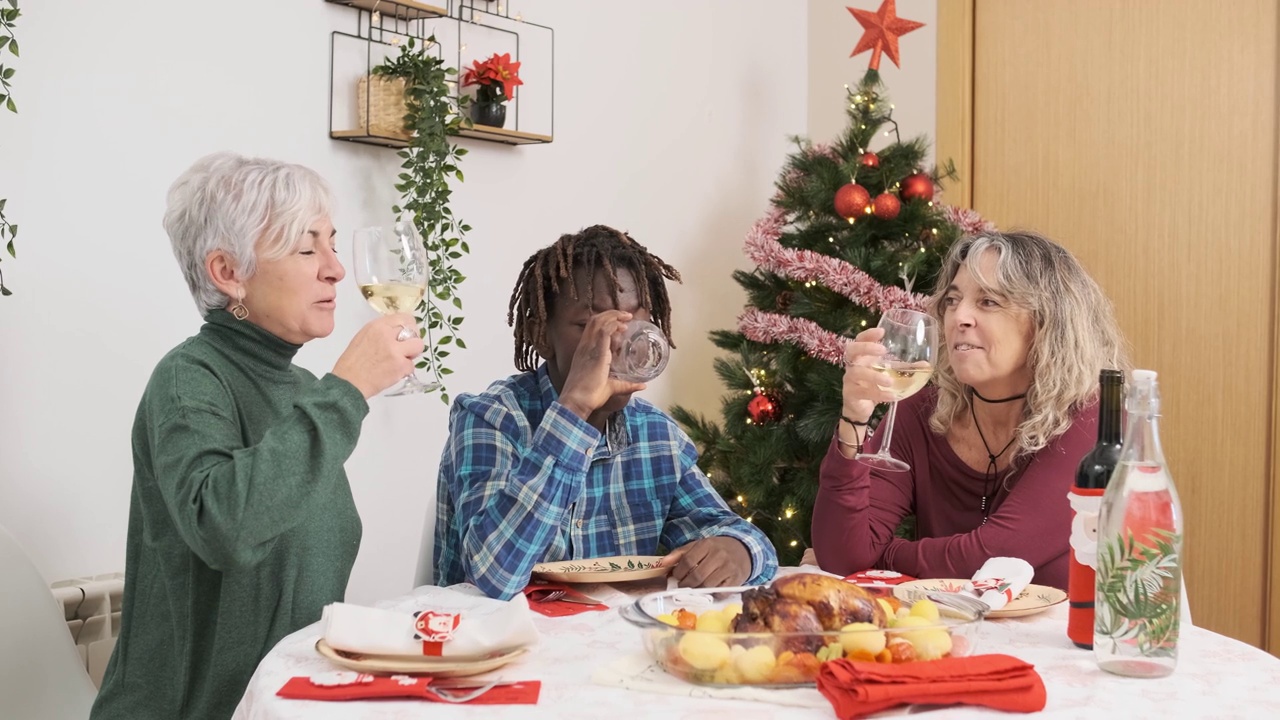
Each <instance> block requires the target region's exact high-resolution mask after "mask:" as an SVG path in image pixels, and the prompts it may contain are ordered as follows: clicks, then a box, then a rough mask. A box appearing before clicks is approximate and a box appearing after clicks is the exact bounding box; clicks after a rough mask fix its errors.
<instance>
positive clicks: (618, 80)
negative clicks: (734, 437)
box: [0, 0, 932, 602]
mask: <svg viewBox="0 0 1280 720" xmlns="http://www.w3.org/2000/svg"><path fill="white" fill-rule="evenodd" d="M859 1H860V2H865V0H859ZM930 4H931V3H930ZM811 5H813V3H811ZM912 5H914V3H913V2H911V1H910V0H904V1H903V2H902V3H900V9H901V10H902V12H903V13H904V15H908V16H911V13H910V11H911V6H912ZM833 7H834V4H833ZM513 9H516V10H519V11H521V12H523V14H524V15H525V16H526V17H527V18H528V19H529V20H531V21H535V22H539V23H542V24H546V25H550V26H552V27H554V28H555V30H556V40H557V45H556V64H555V68H556V78H555V80H556V85H555V89H556V98H555V101H556V104H555V120H556V122H555V130H556V140H555V142H554V143H553V144H551V145H544V146H531V147H525V148H509V147H505V146H499V145H493V144H488V143H483V142H476V141H466V145H467V147H469V148H470V150H471V154H470V155H468V156H467V157H466V158H465V165H464V168H465V171H466V176H467V182H466V183H464V184H462V185H461V186H460V187H459V188H458V191H457V193H456V194H455V198H456V203H455V206H454V207H455V209H456V211H457V213H458V214H459V215H460V216H461V217H463V218H465V219H466V220H467V221H469V222H470V223H471V224H472V225H474V226H475V230H474V232H473V233H472V234H471V237H470V243H471V246H472V248H473V251H474V254H473V255H472V256H471V257H469V258H468V259H467V260H466V261H465V263H464V264H463V271H464V272H465V273H466V274H467V275H468V280H467V282H466V283H465V284H464V285H463V287H462V295H463V298H464V301H465V303H466V317H467V322H466V324H465V325H464V327H465V329H466V333H465V338H466V340H467V343H468V345H469V346H470V350H469V351H467V352H464V353H461V354H455V355H454V356H453V359H454V360H455V362H454V363H453V365H454V367H455V368H456V369H457V373H456V374H455V375H453V376H452V377H453V380H452V383H451V389H452V390H453V391H454V392H455V393H456V392H458V391H464V390H471V391H474V390H479V389H482V388H483V387H485V386H486V385H487V384H488V383H489V382H490V381H492V380H494V379H496V378H499V377H503V376H505V375H507V374H509V373H510V372H511V371H512V364H511V355H512V345H511V339H510V331H509V329H508V328H507V327H506V324H505V315H506V302H507V298H508V295H509V293H510V289H511V286H512V284H513V282H514V279H515V274H516V272H517V270H518V268H519V266H520V264H521V262H522V261H523V260H524V258H525V257H527V256H528V255H529V254H530V253H531V252H532V251H533V250H535V249H536V248H538V247H541V246H543V245H545V244H547V243H550V242H551V241H553V240H554V239H555V238H556V237H557V236H558V235H559V234H561V233H563V232H567V231H575V230H577V229H579V228H581V227H583V226H585V225H588V224H593V223H599V222H603V223H608V224H613V225H616V226H618V227H621V228H625V229H628V230H630V231H631V232H632V233H633V234H634V235H635V237H636V238H637V239H639V240H640V241H641V242H644V243H646V244H647V245H649V247H650V248H651V249H652V250H654V251H655V252H657V253H658V254H659V255H662V256H663V257H664V258H665V259H666V260H668V261H670V262H671V263H673V264H674V265H675V266H676V267H678V268H679V269H680V270H681V271H682V272H683V273H684V276H685V278H686V281H685V284H684V285H683V286H682V287H677V288H676V289H675V290H674V291H673V295H674V298H675V302H676V307H677V310H676V316H675V333H676V342H677V344H678V345H679V348H680V349H679V350H678V352H677V353H676V355H675V356H674V359H673V362H672V365H671V367H670V369H669V370H668V373H667V376H664V377H663V378H662V379H661V380H660V381H659V382H657V383H654V385H653V387H652V389H651V391H650V393H649V395H650V398H651V399H653V400H655V401H656V402H658V403H659V404H660V405H663V406H666V405H670V404H672V403H675V402H680V403H683V404H686V405H688V406H691V407H693V408H695V409H699V410H701V411H703V412H707V413H710V414H713V415H716V414H718V408H719V403H718V398H719V395H720V393H721V391H722V386H721V385H720V383H719V382H718V380H717V379H716V376H715V374H714V372H713V370H712V366H711V361H712V358H713V357H714V356H715V354H716V353H715V348H713V347H712V346H711V345H710V343H709V342H707V341H706V333H707V332H708V331H709V330H712V329H715V328H723V327H728V326H730V325H731V324H732V323H733V320H734V318H735V317H736V315H737V314H738V312H740V310H741V308H742V294H741V292H740V290H739V288H738V287H737V285H735V284H734V283H733V282H732V280H731V279H730V277H729V275H730V272H731V271H732V270H733V269H734V268H736V267H747V263H746V262H745V260H744V259H743V257H742V254H741V249H740V248H741V243H742V238H743V234H744V232H745V231H746V229H747V228H748V226H749V225H750V224H751V222H752V221H753V220H755V219H756V218H757V217H758V216H759V215H760V214H761V213H762V212H763V210H764V208H765V203H766V200H767V198H768V197H769V196H770V194H771V192H772V182H773V180H774V177H775V175H776V173H777V171H778V168H779V167H780V165H781V163H782V161H783V159H784V157H785V154H786V152H787V150H788V146H787V143H786V136H787V135H788V134H795V133H804V132H805V131H806V116H807V113H809V112H811V111H810V109H809V107H808V105H807V96H808V93H809V92H810V90H809V88H810V87H811V86H812V83H806V81H805V77H806V71H807V69H808V71H809V72H810V73H812V70H813V65H814V63H813V62H812V60H811V59H810V58H809V56H808V54H807V53H808V49H807V40H806V34H807V33H808V32H810V31H811V29H810V28H809V24H808V23H807V21H806V14H807V13H806V7H805V5H804V4H801V3H798V2H794V0H791V1H789V0H699V1H698V2H684V1H681V0H657V1H655V2H650V3H647V4H645V5H643V6H636V5H634V4H630V3H616V2H596V1H593V0H527V2H524V3H517V2H514V1H513ZM23 11H24V13H25V14H24V17H23V18H22V19H21V21H20V25H19V27H18V32H19V35H18V36H19V38H20V41H21V43H22V50H23V55H22V58H21V59H20V60H19V61H18V62H17V63H15V65H16V66H17V67H18V68H19V73H18V75H17V76H16V77H15V78H14V81H15V84H14V90H15V97H16V99H17V102H18V103H19V106H20V107H19V109H20V110H21V114H20V115H17V116H12V115H10V114H8V113H0V196H4V197H8V198H9V204H8V209H7V211H8V213H9V215H10V217H11V218H12V219H13V220H14V221H16V222H18V223H19V224H20V225H21V227H22V233H21V236H20V238H19V243H18V246H19V255H20V257H19V259H18V260H17V261H8V260H6V262H4V264H3V266H2V269H3V270H4V272H5V279H6V281H7V283H8V284H9V285H10V286H11V287H12V288H13V289H14V290H15V292H16V293H17V294H16V295H15V296H13V297H10V298H5V299H3V300H0V524H3V525H5V526H7V527H8V528H9V529H10V530H11V531H12V532H13V533H14V534H15V535H16V536H17V537H18V538H19V540H20V541H21V542H23V543H24V544H25V546H26V547H27V548H28V550H29V551H30V552H31V554H32V555H33V556H34V560H35V562H36V565H37V566H38V567H40V568H41V570H42V572H43V573H44V575H45V577H46V578H48V579H49V580H55V579H59V578H63V577H69V576H74V575H81V574H87V573H99V572H109V571H115V570H120V569H122V567H123V564H124V545H125V527H126V521H127V515H128V504H129V488H130V483H131V474H132V458H131V455H130V447H129V434H130V426H131V423H132V420H133V414H134V410H135V408H136V404H137V402H138V398H139V396H140V394H141V392H142V389H143V387H144V385H145V383H146V380H147V377H148V375H149V373H150V371H151V368H152V367H153V366H154V364H155V363H156V361H157V360H158V359H159V358H160V357H161V356H162V355H163V354H164V353H165V352H166V351H168V350H169V349H170V348H171V347H173V346H174V345H175V344H176V343H178V342H179V341H180V340H181V339H183V338H184V337H187V336H189V335H191V334H192V333H194V332H195V331H196V330H197V328H198V327H199V324H200V319H199V317H198V316H197V314H196V312H195V310H194V306H193V304H192V303H191V300H190V298H189V295H188V294H187V291H186V288H185V285H184V284H183V282H182V280H181V277H180V275H179V273H178V271H177V268H176V267H175V263H174V261H173V257H172V254H171V252H170V250H169V247H168V242H167V239H166V238H165V236H164V234H163V232H162V230H161V227H160V217H161V214H162V211H163V207H164V195H165V190H166V188H167V187H168V185H169V183H170V182H171V181H172V180H173V179H174V178H175V177H176V176H177V175H178V174H179V173H180V172H182V170H183V169H185V168H186V167H187V166H188V165H189V164H190V163H191V162H192V161H194V160H195V159H196V158H197V157H199V156H201V155H203V154H205V153H208V152H212V151H215V150H219V149H233V150H237V151H240V152H244V153H248V154H262V155H269V156H274V157H279V158H282V159H287V160H292V161H296V162H301V163H304V164H307V165H310V166H312V167H314V168H316V169H317V170H318V171H320V172H321V173H322V174H323V175H324V176H326V177H327V178H328V179H329V180H330V181H331V182H332V183H333V185H334V187H335V189H336V191H337V195H338V196H339V198H340V203H341V205H340V207H339V209H338V210H337V213H336V216H335V218H334V221H335V224H336V225H337V227H338V228H339V231H340V240H342V241H343V245H344V250H345V249H346V248H348V247H349V233H350V230H351V229H352V228H355V227H358V226H360V225H364V224H371V223H374V222H378V221H379V220H380V218H381V213H382V212H383V211H384V208H386V207H388V206H389V205H390V203H391V202H392V200H393V191H392V190H391V187H390V185H391V180H392V177H393V176H394V170H395V167H396V164H395V163H396V158H395V156H394V154H393V153H392V152H391V151H389V150H385V149H380V148H371V147H365V146H360V145H355V144H349V143H342V142H336V141H332V140H330V139H329V138H328V137H327V127H328V118H327V112H328V110H327V108H328V92H329V90H328V77H329V69H328V63H329V33H330V31H332V30H334V29H343V30H347V29H349V28H350V27H352V26H353V25H354V22H353V21H352V19H351V15H350V13H351V11H349V10H346V9H343V8H339V7H337V6H334V5H328V4H325V3H322V2H321V1H320V0H273V1H272V2H262V1H261V0H221V1H220V2H217V3H178V2H171V1H169V2H162V1H161V0H138V1H137V2H131V3H103V2H98V1H97V0H62V1H61V2H57V3H51V2H24V3H23ZM833 13H834V11H833ZM840 13H844V17H842V18H840V20H839V28H832V33H833V36H834V35H836V34H838V35H839V38H838V40H839V41H838V42H836V43H835V47H834V50H833V52H834V54H833V55H831V58H832V65H833V66H834V65H840V66H844V65H849V66H851V67H856V66H859V65H861V66H865V61H862V60H859V61H857V62H846V61H845V59H844V58H845V57H846V56H847V55H848V50H849V48H851V47H852V44H853V43H854V42H856V39H857V31H858V26H857V24H856V23H854V22H853V20H852V18H851V17H849V16H848V13H847V12H846V11H844V10H843V9H840ZM832 24H833V25H834V24H835V22H834V21H833V23H832ZM921 32H923V31H921ZM823 42H826V41H825V39H824V40H823ZM924 45H925V43H924V42H923V37H922V36H921V35H912V36H909V37H908V39H907V40H904V45H903V52H904V55H906V56H907V59H906V62H907V63H908V67H919V68H923V67H926V66H929V67H931V65H929V63H928V61H926V59H925V51H924V50H923V49H922V48H923V46H924ZM664 47H665V48H668V49H662V48H664ZM819 64H824V63H819ZM888 74H889V73H888V72H886V75H888ZM855 77H856V75H855V74H854V73H853V72H852V71H849V72H845V71H841V72H840V73H839V77H838V78H837V79H836V81H835V82H834V88H833V89H832V92H833V93H835V96H837V97H838V96H839V92H838V91H839V90H840V85H841V83H843V82H845V81H849V80H852V79H854V78H855ZM894 90H895V94H897V95H898V105H899V107H900V108H902V107H903V106H904V105H905V103H904V101H903V99H902V97H901V95H902V94H903V89H902V88H894ZM524 91H525V92H532V91H533V89H532V88H526V89H525V90H524ZM925 95H927V96H928V97H929V98H930V103H931V102H932V100H931V98H932V86H930V88H929V90H928V92H927V93H925ZM836 102H837V104H838V102H839V101H838V100H837V101H836ZM929 107H930V108H931V107H932V105H930V106H929ZM905 114H906V113H904V115H905ZM919 116H920V117H925V116H928V117H931V115H929V114H928V113H927V112H926V111H923V110H922V111H921V112H920V113H919ZM930 129H931V128H930ZM339 297H340V298H341V300H342V303H341V306H340V308H339V311H338V325H337V330H336V331H335V332H334V334H333V336H332V337H330V338H328V339H325V340H318V341H315V342H314V343H312V344H310V345H308V346H307V347H306V348H305V349H304V350H303V351H302V353H301V354H300V355H299V359H298V361H299V362H300V364H302V365H304V366H306V367H308V368H310V369H311V370H313V371H315V372H317V373H321V372H324V371H326V370H327V369H328V368H329V367H331V366H332V363H333V362H334V361H335V360H336V358H337V357H338V355H339V354H340V352H341V350H342V349H343V348H344V346H345V343H346V340H347V339H349V338H350V337H351V335H352V334H353V333H354V332H355V330H356V329H357V328H358V327H359V326H360V325H361V324H362V323H363V322H365V321H367V320H368V319H369V318H371V317H372V311H371V310H370V309H369V308H368V307H366V306H365V305H364V304H363V303H362V302H361V301H360V300H359V299H358V294H357V291H356V289H355V287H354V284H353V282H352V279H351V278H350V277H348V278H347V279H346V280H344V281H343V284H342V287H341V289H340V296H339ZM372 405H373V410H372V412H371V414H370V416H369V418H368V419H367V421H366V422H365V426H364V430H363V434H362V437H361V441H360V445H359V448H358V449H357V450H356V453H355V454H354V456H353V457H352V458H351V460H350V462H349V463H348V465H347V470H348V474H349V476H350V478H351V483H352V485H353V487H354V490H355V495H356V501H357V503H358V505H359V507H360V512H361V515H362V517H363V519H364V542H363V545H362V547H361V552H360V557H359V559H358V561H357V563H356V568H355V571H354V574H353V576H352V580H351V586H350V591H349V597H350V598H351V599H352V600H354V601H357V602H363V601H370V600H372V599H374V598H379V597H387V596H390V595H394V594H397V593H399V592H402V591H404V590H405V589H407V588H408V587H409V586H410V583H411V582H412V580H413V576H414V569H415V565H416V563H417V558H418V552H419V538H420V536H421V533H422V530H423V524H424V523H423V521H424V518H426V517H427V516H428V515H429V508H431V507H432V503H433V502H434V496H435V485H436V478H435V472H436V465H437V459H438V457H439V453H440V449H441V447H442V445H443V441H444V438H445V435H446V420H447V413H446V408H445V407H444V405H442V404H441V403H440V401H439V400H438V399H437V398H436V397H435V396H429V397H421V398H385V399H377V400H374V401H373V403H372Z"/></svg>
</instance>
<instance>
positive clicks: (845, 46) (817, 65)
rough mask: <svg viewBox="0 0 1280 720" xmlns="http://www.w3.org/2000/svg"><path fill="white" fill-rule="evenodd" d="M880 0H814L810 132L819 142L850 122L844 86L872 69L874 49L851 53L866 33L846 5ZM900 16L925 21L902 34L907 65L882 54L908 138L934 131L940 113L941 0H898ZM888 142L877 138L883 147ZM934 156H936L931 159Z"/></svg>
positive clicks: (884, 75) (874, 4) (871, 6)
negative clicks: (938, 97) (871, 61)
mask: <svg viewBox="0 0 1280 720" xmlns="http://www.w3.org/2000/svg"><path fill="white" fill-rule="evenodd" d="M880 3H881V0H809V82H808V85H809V106H808V109H809V118H808V132H809V136H810V137H811V138H813V140H814V141H815V142H829V141H831V140H833V139H834V138H836V137H838V136H839V135H840V134H841V133H842V132H843V131H844V128H845V125H846V124H847V122H846V121H847V119H848V118H847V117H846V115H845V108H846V107H847V105H846V103H845V91H844V86H845V85H849V86H851V87H855V86H857V84H858V82H859V81H860V80H862V76H863V75H865V74H866V72H867V63H868V62H870V60H871V52H870V51H867V52H864V53H862V54H860V55H857V56H855V57H849V53H851V52H853V48H854V47H855V46H856V45H857V44H858V38H860V37H862V26H861V25H859V24H858V21H857V20H856V19H854V17H853V15H852V14H851V13H850V12H849V11H848V10H847V9H846V8H848V7H853V8H858V9H861V10H870V11H872V12H875V11H876V10H878V9H879V7H880ZM897 7H898V10H897V14H898V17H901V18H904V19H906V20H915V21H916V22H922V23H924V24H925V25H924V27H922V28H917V29H916V30H913V31H911V32H909V33H907V34H905V35H903V36H901V37H900V38H899V40H898V57H899V60H901V62H902V67H901V68H899V67H898V66H896V65H894V64H893V61H892V60H890V59H889V56H888V55H887V54H886V55H883V56H882V57H881V58H880V78H881V80H883V81H884V84H885V87H886V88H887V90H888V93H889V99H890V102H892V103H893V104H894V106H895V108H894V113H893V117H894V119H895V120H897V121H898V126H899V130H900V132H901V134H902V139H903V140H908V139H910V138H914V137H916V136H919V135H927V136H928V137H929V139H930V142H929V145H930V154H929V157H930V158H931V159H932V157H933V151H932V146H933V137H934V128H935V125H936V123H935V118H936V117H937V75H938V71H937V66H938V0H898V2H897ZM885 142H886V139H885V138H884V137H883V136H880V137H878V138H877V144H873V147H880V146H881V145H883V144H884V143H885ZM930 162H932V160H930Z"/></svg>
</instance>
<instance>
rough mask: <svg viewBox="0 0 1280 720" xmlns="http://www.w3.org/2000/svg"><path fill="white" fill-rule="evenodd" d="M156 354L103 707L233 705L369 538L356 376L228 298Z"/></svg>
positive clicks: (227, 712)
mask: <svg viewBox="0 0 1280 720" xmlns="http://www.w3.org/2000/svg"><path fill="white" fill-rule="evenodd" d="M205 320H206V322H205V325H204V326H203V327H201V328H200V332H199V334H197V335H196V336H195V337H192V338H190V339H188V340H187V341H185V342H183V343H182V344H181V345H179V346H178V347H177V348H175V349H174V350H173V351H171V352H170V353H169V354H168V355H166V356H165V357H164V359H163V360H161V361H160V364H159V365H157V366H156V369H155V371H154V372H153V373H152V375H151V380H150V382H149V383H148V384H147V389H146V392H144V393H143V396H142V401H141V402H140V403H139V405H138V413H137V417H136V419H135V420H134V425H133V468H134V470H133V491H132V499H131V502H130V506H129V534H128V540H127V554H126V558H125V589H124V611H123V617H122V619H121V627H120V638H119V640H118V641H117V644H116V648H115V652H114V654H112V656H111V662H110V663H109V664H108V665H107V670H106V675H105V676H104V677H103V680H102V690H101V692H100V693H99V694H98V699H97V701H96V702H95V703H94V707H93V712H92V714H91V717H92V718H93V719H94V720H115V719H117V718H118V719H119V720H148V719H150V718H156V719H157V720H159V719H163V720H177V719H178V718H183V719H186V718H193V719H194V718H228V717H230V716H231V714H232V711H233V710H234V709H235V707H236V704H237V703H238V702H239V701H240V697H241V695H243V694H244V690H245V687H246V686H247V685H248V683H249V677H250V676H251V675H252V674H253V671H254V669H255V668H257V666H258V662H259V661H260V660H261V659H262V658H263V657H264V656H265V655H266V654H267V652H268V651H270V650H271V648H272V647H273V646H274V645H275V644H276V642H278V641H279V640H280V638H282V637H284V636H285V635H288V634H289V633H291V632H293V631H295V630H297V629H299V628H301V627H303V626H305V625H307V624H309V623H312V622H315V621H316V620H319V619H320V610H321V608H323V607H324V606H325V605H326V604H327V603H330V602H334V601H339V600H342V598H343V595H344V593H345V592H346V587H347V579H348V577H349V575H350V573H351V566H352V564H353V563H354V562H355V558H356V550H357V549H358V547H359V545H360V517H359V515H358V514H357V513H356V507H355V503H354V501H353V500H352V497H351V488H350V486H349V485H348V484H347V476H346V473H344V472H343V469H342V466H343V463H345V462H346V460H347V458H348V457H349V456H350V455H351V452H352V450H354V449H355V446H356V439H357V438H358V436H359V434H360V423H361V422H362V421H363V419H364V416H365V414H366V413H367V412H368V405H367V404H366V403H365V400H364V397H363V396H362V395H361V394H360V391H358V390H356V388H355V386H353V385H351V384H350V383H348V382H347V381H346V380H342V379H341V378H338V377H336V376H334V375H325V376H324V378H322V379H319V380H317V379H316V377H315V376H314V375H312V374H311V373H309V372H307V371H306V370H303V369H302V368H299V367H296V366H294V365H293V364H292V360H293V356H294V355H295V354H296V353H297V351H298V348H299V347H300V346H298V345H292V344H290V343H287V342H285V341H283V340H281V339H280V338H277V337H276V336H274V335H272V334H270V333H268V332H267V331H265V330H263V329H262V328H260V327H258V326H256V325H254V324H253V323H252V322H251V321H244V322H240V321H237V320H235V319H234V318H233V317H232V316H231V315H230V314H229V313H227V312H224V311H221V310H216V311H214V312H211V313H210V314H209V315H208V317H207V318H205Z"/></svg>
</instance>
